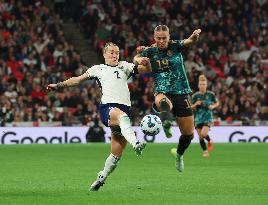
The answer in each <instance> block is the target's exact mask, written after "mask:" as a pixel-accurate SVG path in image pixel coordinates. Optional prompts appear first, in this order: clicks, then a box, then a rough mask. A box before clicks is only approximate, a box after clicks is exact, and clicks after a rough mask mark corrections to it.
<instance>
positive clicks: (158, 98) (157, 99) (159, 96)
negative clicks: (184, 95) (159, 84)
mask: <svg viewBox="0 0 268 205" xmlns="http://www.w3.org/2000/svg"><path fill="white" fill-rule="evenodd" d="M163 99H165V100H166V102H167V103H168V104H169V106H170V110H172V108H173V104H172V102H171V101H170V100H169V99H168V97H167V96H166V95H164V94H163V93H157V94H155V101H154V102H155V104H156V106H157V109H159V110H160V102H161V101H162V100H163Z"/></svg>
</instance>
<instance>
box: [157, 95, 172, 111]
mask: <svg viewBox="0 0 268 205" xmlns="http://www.w3.org/2000/svg"><path fill="white" fill-rule="evenodd" d="M159 108H160V111H162V112H169V111H170V110H171V105H170V102H169V100H168V99H167V98H162V99H161V100H160V101H159Z"/></svg>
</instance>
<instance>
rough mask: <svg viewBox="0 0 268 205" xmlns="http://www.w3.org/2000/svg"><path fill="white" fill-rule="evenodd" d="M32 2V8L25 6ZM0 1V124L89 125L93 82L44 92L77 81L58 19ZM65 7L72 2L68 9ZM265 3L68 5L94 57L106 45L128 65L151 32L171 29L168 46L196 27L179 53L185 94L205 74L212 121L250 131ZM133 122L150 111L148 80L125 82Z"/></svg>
mask: <svg viewBox="0 0 268 205" xmlns="http://www.w3.org/2000/svg"><path fill="white" fill-rule="evenodd" d="M29 2H32V3H29ZM29 2H28V3H27V4H23V2H21V1H18V2H15V1H1V2H0V14H1V15H0V31H1V35H0V79H1V83H0V106H1V107H0V121H1V125H2V126H4V125H5V123H10V122H21V121H37V122H38V121H49V122H53V121H62V122H63V125H74V124H83V125H90V124H91V123H92V122H94V121H95V119H96V118H98V112H97V111H98V103H99V101H100V96H101V93H100V91H99V89H98V87H97V85H96V84H95V83H94V82H93V81H89V82H87V83H85V84H84V85H82V86H80V87H76V88H72V89H69V90H68V89H64V90H62V91H61V92H56V93H48V94H47V93H46V91H45V86H46V85H47V84H48V83H55V82H58V81H60V80H63V79H66V78H67V77H70V76H73V75H79V74H81V73H82V72H83V71H84V69H83V65H84V63H83V61H82V60H81V57H80V55H79V53H78V51H77V50H76V48H75V46H74V45H72V44H71V43H70V42H68V41H67V40H66V38H65V35H64V31H63V27H62V21H61V19H60V16H59V15H57V14H55V13H53V12H52V11H51V10H49V9H48V7H46V6H44V4H43V3H42V1H29ZM69 5H72V4H69ZM267 9H268V2H267V1H266V0H252V1H246V0H238V1H231V0H217V1H209V0H203V1H198V0H195V1H194V0H184V1H180V0H165V1H162V0H142V1H139V0H126V1H112V0H89V1H81V4H80V5H78V4H77V5H76V6H75V7H73V12H71V13H72V14H73V18H74V20H75V21H76V22H77V23H79V24H80V27H81V30H83V31H84V33H85V35H86V37H87V38H88V39H90V40H91V46H93V47H94V48H95V49H96V51H97V52H99V53H101V49H102V47H103V46H104V44H105V42H107V41H113V42H115V43H117V44H118V45H119V47H120V48H121V59H126V60H129V61H132V57H133V56H134V55H135V54H136V47H137V46H139V45H150V44H151V43H152V42H153V39H152V36H153V35H152V32H153V28H154V27H155V26H156V25H158V24H166V25H168V26H169V27H170V30H171V33H172V34H171V38H172V39H183V38H186V37H188V36H189V35H190V34H191V32H192V31H193V30H194V29H195V28H199V27H200V28H201V29H202V35H201V38H200V41H199V42H198V44H197V45H195V46H192V47H190V48H188V49H186V50H185V52H184V59H185V68H186V71H187V73H188V77H189V80H190V85H191V87H192V89H193V91H196V90H197V79H198V76H199V74H201V73H204V74H205V75H206V76H207V77H208V79H209V80H210V82H209V89H210V90H212V91H214V92H215V93H216V95H217V96H218V98H219V100H220V103H221V105H220V107H219V108H218V109H217V110H215V113H214V114H215V116H216V117H217V119H218V120H222V121H233V120H241V121H243V122H244V124H251V123H252V122H253V121H255V120H268V88H267V83H268V35H267V34H268V15H267V13H268V11H267ZM129 87H130V90H131V101H132V105H133V108H132V109H133V119H134V124H135V125H138V124H139V121H140V118H141V117H142V116H143V115H144V114H145V113H150V112H151V104H152V101H153V99H154V97H153V80H152V78H151V77H150V74H146V75H142V76H137V77H135V78H133V79H132V80H131V81H130V84H129Z"/></svg>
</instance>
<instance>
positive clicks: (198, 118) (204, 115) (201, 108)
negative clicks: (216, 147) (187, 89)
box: [192, 91, 218, 125]
mask: <svg viewBox="0 0 268 205" xmlns="http://www.w3.org/2000/svg"><path fill="white" fill-rule="evenodd" d="M198 100H200V101H202V104H201V105H198V106H197V107H196V109H195V112H194V115H195V125H198V124H203V123H210V122H213V112H212V110H210V109H209V108H208V106H210V105H212V104H214V103H216V102H218V99H217V98H216V96H215V94H214V93H213V92H211V91H207V92H205V93H204V94H202V93H200V92H196V93H194V94H193V96H192V104H194V103H195V102H196V101H198Z"/></svg>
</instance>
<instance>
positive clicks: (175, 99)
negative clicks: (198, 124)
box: [153, 93, 193, 117]
mask: <svg viewBox="0 0 268 205" xmlns="http://www.w3.org/2000/svg"><path fill="white" fill-rule="evenodd" d="M163 94H164V95H165V96H167V97H168V99H169V100H170V101H171V102H172V104H173V108H172V110H171V112H172V113H173V114H174V115H175V116H176V117H189V116H192V115H193V110H192V108H191V100H190V96H189V95H188V94H183V95H179V94H169V93H163ZM153 106H154V109H155V110H157V109H156V105H155V104H154V105H153Z"/></svg>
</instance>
